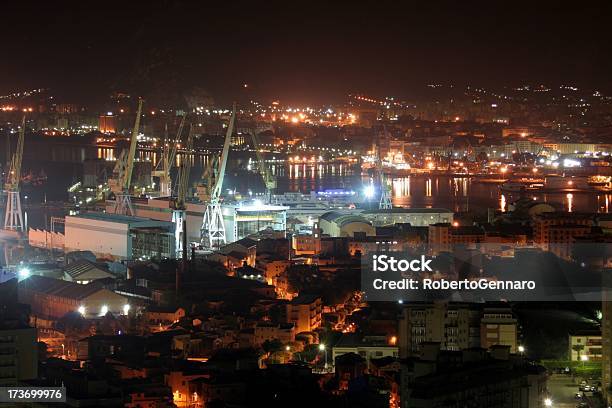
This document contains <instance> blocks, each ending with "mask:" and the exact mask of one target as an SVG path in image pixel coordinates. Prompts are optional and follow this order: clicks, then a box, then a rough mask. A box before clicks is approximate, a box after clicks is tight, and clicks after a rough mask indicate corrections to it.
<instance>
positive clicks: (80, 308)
mask: <svg viewBox="0 0 612 408" xmlns="http://www.w3.org/2000/svg"><path fill="white" fill-rule="evenodd" d="M78 311H79V313H80V314H81V315H82V316H85V306H79V308H78Z"/></svg>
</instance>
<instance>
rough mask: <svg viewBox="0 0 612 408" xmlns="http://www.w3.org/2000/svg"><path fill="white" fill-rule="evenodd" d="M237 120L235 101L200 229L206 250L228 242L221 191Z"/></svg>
mask: <svg viewBox="0 0 612 408" xmlns="http://www.w3.org/2000/svg"><path fill="white" fill-rule="evenodd" d="M235 121H236V104H235V103H234V105H233V107H232V115H231V117H230V121H229V124H228V125H227V132H226V133H225V141H224V142H223V150H222V152H221V158H220V163H219V170H218V172H217V179H216V180H215V186H214V188H213V189H212V192H211V195H210V200H209V202H208V205H207V206H206V211H205V212H204V219H203V221H202V229H201V230H200V238H201V241H202V246H203V247H204V249H205V250H210V251H212V250H215V249H218V248H219V247H221V246H222V245H225V244H226V243H227V239H226V237H225V225H224V223H223V212H222V208H221V192H222V191H223V179H224V177H225V168H226V167H227V157H228V156H229V148H230V143H231V140H232V133H233V132H234V122H235Z"/></svg>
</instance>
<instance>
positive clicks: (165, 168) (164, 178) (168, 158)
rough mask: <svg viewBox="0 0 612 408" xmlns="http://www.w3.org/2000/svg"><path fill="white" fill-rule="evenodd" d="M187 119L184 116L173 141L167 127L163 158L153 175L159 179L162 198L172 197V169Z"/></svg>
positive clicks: (184, 115) (185, 115)
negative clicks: (169, 138) (169, 137)
mask: <svg viewBox="0 0 612 408" xmlns="http://www.w3.org/2000/svg"><path fill="white" fill-rule="evenodd" d="M186 117H187V114H183V115H182V117H181V123H180V124H179V127H178V131H177V132H176V137H175V138H174V140H173V141H170V140H168V127H167V126H166V132H165V135H166V137H165V138H164V139H165V140H164V149H163V151H162V156H161V159H160V160H159V162H158V163H157V166H156V168H155V170H154V171H153V174H152V175H153V176H155V177H159V195H161V196H167V197H170V196H171V195H172V179H171V177H170V169H172V166H173V165H174V159H175V158H176V151H177V148H178V144H179V143H180V140H181V134H182V133H183V126H184V125H185V118H186ZM170 146H172V147H170Z"/></svg>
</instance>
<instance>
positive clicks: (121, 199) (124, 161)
mask: <svg viewBox="0 0 612 408" xmlns="http://www.w3.org/2000/svg"><path fill="white" fill-rule="evenodd" d="M141 115H142V99H139V100H138V110H137V111H136V120H135V121H134V128H133V129H132V137H131V139H130V148H129V150H128V153H127V157H126V156H125V153H124V152H125V151H124V152H122V154H121V157H120V160H121V161H120V163H118V164H119V166H120V169H119V171H118V174H119V179H118V182H119V185H118V186H117V187H118V188H120V190H118V191H116V192H115V211H114V212H115V214H122V215H134V209H133V208H132V199H131V196H130V186H131V184H132V172H133V170H134V160H135V159H136V147H137V146H138V131H139V129H140V117H141Z"/></svg>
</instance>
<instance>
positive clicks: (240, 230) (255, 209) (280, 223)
mask: <svg viewBox="0 0 612 408" xmlns="http://www.w3.org/2000/svg"><path fill="white" fill-rule="evenodd" d="M287 210H288V207H285V206H282V205H271V204H263V203H261V202H259V201H257V200H256V201H253V202H250V203H246V202H245V203H239V204H224V205H223V206H222V212H223V221H224V224H225V234H226V237H227V242H234V241H238V240H240V239H242V238H245V237H247V236H249V235H252V234H256V233H258V232H259V231H263V230H265V229H272V230H273V231H280V232H283V233H284V232H285V231H286V229H287Z"/></svg>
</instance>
